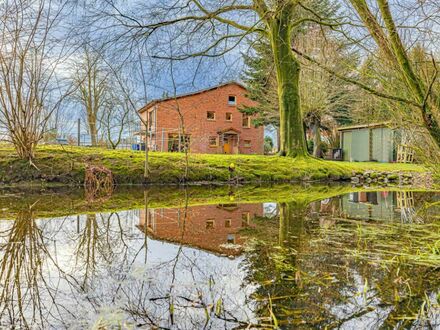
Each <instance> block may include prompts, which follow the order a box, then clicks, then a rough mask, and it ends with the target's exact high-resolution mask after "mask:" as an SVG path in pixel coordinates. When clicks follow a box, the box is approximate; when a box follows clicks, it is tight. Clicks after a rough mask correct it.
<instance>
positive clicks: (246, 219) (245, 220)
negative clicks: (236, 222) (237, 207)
mask: <svg viewBox="0 0 440 330" xmlns="http://www.w3.org/2000/svg"><path fill="white" fill-rule="evenodd" d="M250 221H251V215H250V213H249V212H246V213H242V214H241V226H242V227H247V226H248V225H249V224H250Z"/></svg>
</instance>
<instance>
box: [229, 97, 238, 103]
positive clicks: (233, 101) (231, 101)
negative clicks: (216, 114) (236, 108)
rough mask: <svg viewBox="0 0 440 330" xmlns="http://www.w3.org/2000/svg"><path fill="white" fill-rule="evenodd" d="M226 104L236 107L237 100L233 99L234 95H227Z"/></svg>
mask: <svg viewBox="0 0 440 330" xmlns="http://www.w3.org/2000/svg"><path fill="white" fill-rule="evenodd" d="M228 104H229V105H236V104H237V98H236V97H235V95H229V97H228Z"/></svg>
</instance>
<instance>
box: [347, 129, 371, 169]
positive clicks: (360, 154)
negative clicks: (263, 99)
mask: <svg viewBox="0 0 440 330" xmlns="http://www.w3.org/2000/svg"><path fill="white" fill-rule="evenodd" d="M351 158H352V161H354V162H367V161H369V160H370V129H368V128H365V129H359V130H355V131H352V143H351Z"/></svg>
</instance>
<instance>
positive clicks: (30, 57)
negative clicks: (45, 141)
mask: <svg viewBox="0 0 440 330" xmlns="http://www.w3.org/2000/svg"><path fill="white" fill-rule="evenodd" d="M64 6H65V3H64V2H63V1H61V2H54V1H51V0H48V1H43V0H14V1H10V0H6V1H4V2H3V3H2V4H1V5H0V124H1V126H2V128H3V129H5V130H6V131H7V134H8V136H9V139H10V141H11V142H12V143H13V145H14V147H15V149H16V151H17V153H18V155H19V157H20V158H22V159H28V160H29V161H30V162H31V164H33V163H32V159H33V158H34V156H35V148H36V146H37V144H38V142H39V141H40V140H41V139H42V137H43V134H44V133H45V131H46V129H47V125H48V122H49V120H50V118H51V116H53V115H54V114H55V113H56V112H57V110H58V109H59V107H60V105H61V103H62V101H63V100H64V99H65V98H66V96H67V95H68V94H70V93H71V92H72V88H71V87H69V86H68V85H67V83H66V84H64V83H63V80H61V78H60V77H59V75H58V72H57V70H58V69H59V68H60V66H61V65H62V64H63V60H64V58H65V55H66V52H67V47H66V43H65V42H63V41H62V40H61V41H60V40H58V39H56V36H55V30H56V26H57V23H58V22H59V20H60V18H61V16H62V14H63V10H64ZM55 41H56V42H55Z"/></svg>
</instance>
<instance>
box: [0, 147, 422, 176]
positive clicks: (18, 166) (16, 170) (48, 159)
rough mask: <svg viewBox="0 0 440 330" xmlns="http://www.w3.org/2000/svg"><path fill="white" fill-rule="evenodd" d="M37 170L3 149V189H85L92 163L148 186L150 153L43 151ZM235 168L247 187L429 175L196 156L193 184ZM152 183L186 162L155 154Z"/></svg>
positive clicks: (381, 167)
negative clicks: (367, 174)
mask: <svg viewBox="0 0 440 330" xmlns="http://www.w3.org/2000/svg"><path fill="white" fill-rule="evenodd" d="M34 163H35V165H36V166H37V167H38V169H37V168H35V167H33V166H31V165H30V164H29V162H27V161H23V160H20V159H18V157H17V156H16V153H15V151H14V150H13V148H11V147H9V146H5V145H3V146H0V181H1V182H2V183H3V184H19V183H30V182H36V183H40V182H44V183H61V184H81V183H82V182H83V180H84V171H85V167H86V165H87V164H95V165H104V166H106V167H107V168H109V169H110V170H111V171H112V172H113V174H114V176H115V180H116V183H117V184H141V183H143V181H144V180H143V166H144V153H142V152H136V151H129V150H106V149H98V148H86V147H83V148H79V147H71V146H67V147H59V146H44V147H39V148H38V150H37V153H36V159H35V161H34ZM231 163H233V164H235V173H234V174H233V176H234V177H235V176H237V177H239V178H240V179H241V180H242V181H243V182H253V183H258V182H293V181H326V180H338V179H341V178H348V177H350V176H351V175H352V173H353V171H366V170H375V171H405V172H424V171H426V170H427V169H426V168H425V167H423V166H420V165H409V164H380V163H346V162H333V161H323V160H317V159H307V160H295V159H291V158H285V157H277V156H254V155H252V156H245V155H196V154H191V155H190V156H189V172H188V181H189V182H227V181H228V180H229V179H230V176H231V174H230V173H229V170H228V167H229V165H230V164H231ZM150 169H151V174H150V183H155V184H159V183H161V184H172V183H179V182H182V181H183V179H184V172H185V157H184V155H183V154H177V153H157V152H154V153H151V154H150Z"/></svg>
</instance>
